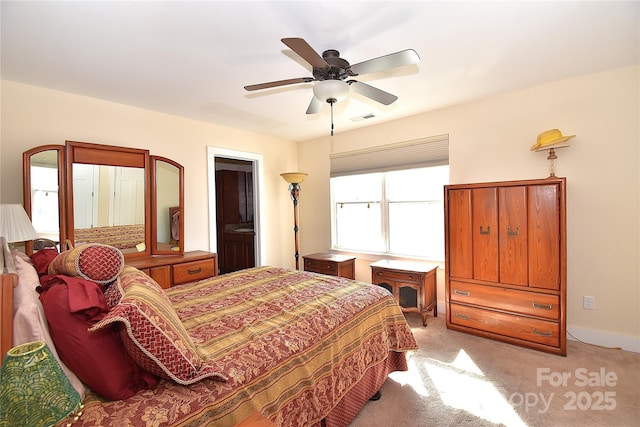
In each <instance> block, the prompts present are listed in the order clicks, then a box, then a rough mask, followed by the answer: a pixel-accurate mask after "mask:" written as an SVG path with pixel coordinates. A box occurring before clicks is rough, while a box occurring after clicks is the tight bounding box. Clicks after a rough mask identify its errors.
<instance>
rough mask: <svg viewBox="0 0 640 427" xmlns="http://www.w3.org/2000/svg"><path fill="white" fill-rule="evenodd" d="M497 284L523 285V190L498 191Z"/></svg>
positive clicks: (523, 187)
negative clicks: (498, 246) (498, 253)
mask: <svg viewBox="0 0 640 427" xmlns="http://www.w3.org/2000/svg"><path fill="white" fill-rule="evenodd" d="M499 201H500V202H499V223H500V231H499V240H500V282H502V283H509V284H512V285H523V286H526V285H527V281H528V278H529V277H528V276H529V275H528V271H527V268H528V262H527V231H528V229H527V187H525V186H516V187H500V190H499Z"/></svg>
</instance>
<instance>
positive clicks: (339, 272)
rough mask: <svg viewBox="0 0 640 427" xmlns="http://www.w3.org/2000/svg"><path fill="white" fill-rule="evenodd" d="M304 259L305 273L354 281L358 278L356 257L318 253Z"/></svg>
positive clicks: (305, 256)
mask: <svg viewBox="0 0 640 427" xmlns="http://www.w3.org/2000/svg"><path fill="white" fill-rule="evenodd" d="M302 258H304V271H311V272H314V273H321V274H328V275H330V276H339V277H346V278H347V279H352V280H354V279H355V277H356V272H355V260H356V257H354V256H347V255H339V254H331V253H317V254H312V255H304V256H303V257H302Z"/></svg>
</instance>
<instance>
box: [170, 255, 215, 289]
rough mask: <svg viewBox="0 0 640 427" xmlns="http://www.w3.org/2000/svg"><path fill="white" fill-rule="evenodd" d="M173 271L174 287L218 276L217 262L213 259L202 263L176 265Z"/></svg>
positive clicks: (192, 262) (201, 261) (204, 260)
mask: <svg viewBox="0 0 640 427" xmlns="http://www.w3.org/2000/svg"><path fill="white" fill-rule="evenodd" d="M172 269H173V284H174V285H179V284H182V283H187V282H194V281H196V280H202V279H206V278H207V277H211V276H215V275H216V271H215V262H214V260H213V259H203V260H200V261H191V262H183V263H181V264H174V265H173V266H172Z"/></svg>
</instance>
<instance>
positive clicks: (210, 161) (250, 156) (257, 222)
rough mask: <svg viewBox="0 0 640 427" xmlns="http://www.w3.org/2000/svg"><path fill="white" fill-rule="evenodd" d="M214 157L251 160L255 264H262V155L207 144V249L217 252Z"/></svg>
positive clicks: (263, 254) (263, 255)
mask: <svg viewBox="0 0 640 427" xmlns="http://www.w3.org/2000/svg"><path fill="white" fill-rule="evenodd" d="M216 157H224V158H227V159H236V160H244V161H248V162H251V165H252V170H253V173H252V175H253V177H252V178H253V209H254V213H253V216H254V217H253V227H254V230H255V257H256V260H255V261H256V266H260V265H262V260H263V259H264V257H265V255H266V254H265V253H264V247H263V246H264V245H262V241H263V237H264V236H263V232H262V222H263V213H264V207H263V202H262V194H263V191H264V188H263V183H264V179H263V156H262V154H258V153H251V152H248V151H239V150H231V149H228V148H220V147H212V146H207V183H208V198H209V250H210V251H211V252H216V253H217V252H218V235H217V227H216V220H217V218H216V217H217V215H216V212H217V211H216Z"/></svg>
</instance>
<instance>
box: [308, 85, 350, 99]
mask: <svg viewBox="0 0 640 427" xmlns="http://www.w3.org/2000/svg"><path fill="white" fill-rule="evenodd" d="M348 95H349V84H348V83H346V82H344V81H342V80H322V81H319V82H318V83H316V84H315V86H313V96H315V97H316V98H318V99H319V100H320V101H322V102H329V100H331V99H333V100H334V101H333V102H340V101H342V100H343V99H345V98H346V97H347V96H348Z"/></svg>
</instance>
